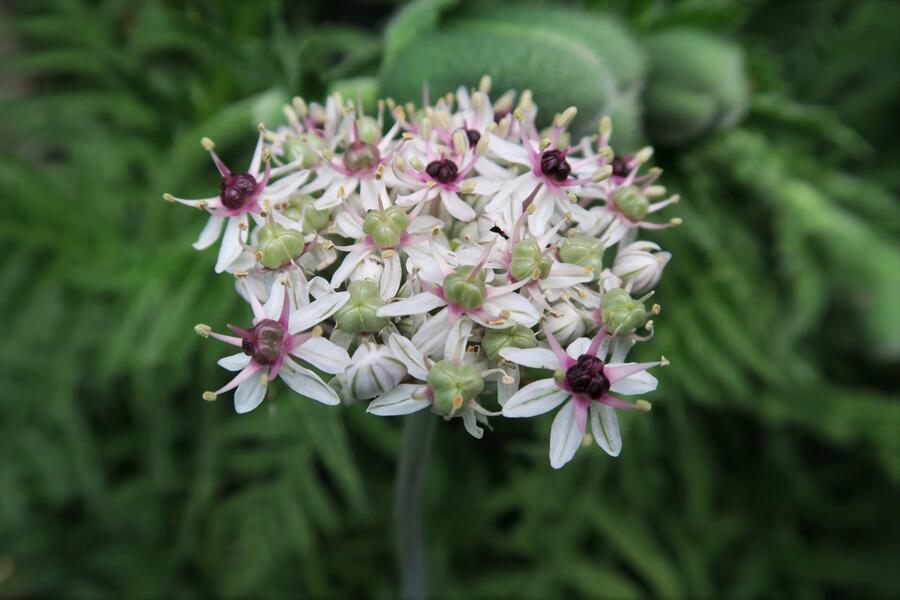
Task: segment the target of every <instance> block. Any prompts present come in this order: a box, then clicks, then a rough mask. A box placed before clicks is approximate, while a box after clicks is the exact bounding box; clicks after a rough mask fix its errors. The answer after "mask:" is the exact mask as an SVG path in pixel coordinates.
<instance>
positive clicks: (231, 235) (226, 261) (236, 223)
mask: <svg viewBox="0 0 900 600" xmlns="http://www.w3.org/2000/svg"><path fill="white" fill-rule="evenodd" d="M246 221H247V217H246V215H241V216H240V217H229V219H228V225H227V226H226V227H225V235H223V236H222V245H221V246H219V258H218V260H216V273H221V272H222V271H224V270H225V269H227V268H228V267H229V266H230V265H231V263H233V262H234V261H235V260H237V257H238V256H240V255H241V251H243V249H244V248H243V247H242V246H241V239H242V236H244V232H243V231H241V223H246ZM244 239H245V240H246V236H244Z"/></svg>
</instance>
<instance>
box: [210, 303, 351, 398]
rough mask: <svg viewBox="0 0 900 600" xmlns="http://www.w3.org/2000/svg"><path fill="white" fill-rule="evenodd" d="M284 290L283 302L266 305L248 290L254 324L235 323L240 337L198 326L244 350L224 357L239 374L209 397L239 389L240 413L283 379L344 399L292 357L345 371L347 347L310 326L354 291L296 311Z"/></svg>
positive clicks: (298, 388) (305, 392) (311, 392)
mask: <svg viewBox="0 0 900 600" xmlns="http://www.w3.org/2000/svg"><path fill="white" fill-rule="evenodd" d="M283 288H284V292H283V294H282V300H281V302H270V303H266V308H263V306H262V305H261V304H260V303H259V300H258V299H257V298H256V296H255V295H253V294H252V293H250V292H249V291H248V296H249V298H250V305H251V307H252V308H253V327H251V328H250V329H241V328H239V327H234V326H231V325H230V326H229V328H230V329H231V330H232V331H233V332H234V333H236V334H237V337H235V336H227V335H221V334H218V333H214V332H212V331H211V330H210V329H209V327H207V326H205V325H198V326H197V327H196V328H195V330H196V331H197V333H199V334H200V335H202V336H204V337H213V338H215V339H217V340H220V341H222V342H225V343H226V344H230V345H232V346H237V347H239V348H241V349H242V350H243V352H241V353H239V354H234V355H232V356H227V357H225V358H223V359H221V360H219V366H221V367H223V368H225V369H228V370H229V371H239V373H238V374H237V375H236V376H235V377H234V379H232V380H231V381H229V382H228V383H227V384H225V385H224V386H222V387H221V388H219V389H218V390H216V391H215V392H206V393H205V394H204V398H207V399H215V397H216V396H218V395H219V394H222V393H224V392H227V391H229V390H232V389H235V388H237V390H236V391H235V394H234V409H235V410H236V411H237V412H239V413H245V412H249V411H251V410H253V409H254V408H256V407H257V406H259V405H260V403H261V402H262V401H263V398H265V395H266V389H267V386H268V384H269V382H270V381H272V380H273V379H275V378H276V377H281V380H282V381H284V382H285V383H286V384H287V385H288V387H290V388H291V389H292V390H294V391H295V392H297V393H298V394H300V395H302V396H306V397H307V398H311V399H313V400H318V401H319V402H322V403H324V404H338V403H339V402H340V400H339V399H338V397H337V394H336V393H335V392H334V390H333V389H331V388H330V387H328V384H326V383H325V382H324V381H322V379H321V378H320V377H319V376H318V375H316V374H315V373H314V372H313V371H311V370H309V369H307V368H305V367H302V366H300V365H299V364H297V363H296V362H294V360H292V359H291V356H293V357H296V358H299V359H301V360H303V361H305V362H307V363H309V364H311V365H312V366H314V367H316V368H317V369H320V370H322V371H324V372H326V373H340V372H341V371H343V370H344V368H345V367H346V366H347V365H348V364H349V363H350V356H349V355H348V354H347V351H346V350H344V349H343V348H341V347H340V346H337V345H335V344H333V343H331V342H330V341H328V340H326V339H325V338H323V337H321V336H319V335H317V334H315V333H309V332H308V330H309V329H311V328H312V327H313V326H314V325H316V324H317V323H319V322H321V321H323V320H324V319H327V318H328V317H330V316H331V315H333V314H334V313H335V312H337V310H338V309H339V308H340V307H341V306H343V305H344V303H346V302H347V300H348V298H349V296H350V294H348V293H347V292H340V293H335V294H330V295H328V296H325V297H323V298H320V299H318V300H316V301H314V302H312V303H310V304H308V305H306V306H304V307H303V308H300V309H298V310H295V311H293V312H291V310H290V307H291V303H290V298H289V296H288V289H287V286H283ZM273 289H274V288H273Z"/></svg>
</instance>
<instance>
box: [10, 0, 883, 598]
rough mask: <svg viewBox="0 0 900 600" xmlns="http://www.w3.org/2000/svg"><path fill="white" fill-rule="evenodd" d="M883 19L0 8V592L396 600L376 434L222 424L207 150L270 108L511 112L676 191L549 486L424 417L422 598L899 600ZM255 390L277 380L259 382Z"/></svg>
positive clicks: (222, 311) (281, 396)
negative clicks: (600, 415) (654, 282)
mask: <svg viewBox="0 0 900 600" xmlns="http://www.w3.org/2000/svg"><path fill="white" fill-rule="evenodd" d="M898 26H900V4H898V3H895V2H890V1H887V0H885V1H878V0H873V1H864V2H852V3H848V2H843V1H841V0H822V1H819V2H812V1H805V2H803V1H801V2H788V3H785V2H780V1H778V0H634V1H626V0H595V1H593V2H590V1H586V2H583V3H577V4H567V5H566V6H564V7H561V6H560V5H559V4H558V3H548V4H546V5H539V4H535V5H528V6H521V5H519V4H508V3H489V4H487V5H485V4H484V3H481V2H471V3H466V2H457V1H453V0H425V1H421V0H420V1H418V2H415V3H414V4H412V5H407V6H400V5H399V4H394V3H391V2H387V1H384V2H382V1H379V0H358V1H356V2H336V1H332V2H322V1H310V2H304V3H299V4H298V3H287V2H279V1H267V2H241V1H239V0H227V1H226V0H218V1H213V0H192V1H189V2H174V1H163V0H147V1H144V2H130V1H126V0H94V1H88V0H49V1H47V2H42V3H33V2H26V1H24V0H10V1H9V2H6V3H4V4H3V6H2V7H0V40H2V42H0V114H2V115H3V116H2V118H0V141H2V144H0V189H2V191H3V199H4V214H3V218H2V219H0V250H2V256H3V260H2V261H0V305H2V306H0V309H2V311H3V314H4V315H6V317H5V318H4V319H3V334H2V338H0V339H2V341H0V389H2V390H3V392H2V402H0V456H2V461H0V595H2V596H4V597H13V598H17V597H72V598H89V597H98V596H110V597H178V598H181V597H185V598H189V597H208V596H216V597H250V596H255V597H274V596H281V595H283V596H287V595H291V596H310V597H343V596H348V597H349V596H359V595H366V596H374V597H383V598H388V597H392V596H393V595H394V594H396V592H397V587H396V577H395V575H394V574H395V562H394V558H393V546H392V541H391V536H390V507H391V489H392V477H393V469H394V466H395V459H396V453H397V449H398V445H399V439H400V438H399V425H400V423H399V421H397V420H390V419H388V420H385V419H376V418H370V417H368V416H366V415H365V413H364V408H363V407H360V406H356V407H352V408H345V409H342V410H328V409H327V408H325V407H320V406H313V405H312V404H311V403H304V402H299V401H297V400H295V399H294V398H292V397H291V396H290V395H289V394H286V393H284V392H283V391H280V393H276V394H273V397H272V398H270V401H267V402H266V404H265V405H264V407H263V408H262V409H260V410H258V411H256V412H254V413H252V414H249V415H245V416H242V417H241V418H238V417H237V416H236V415H235V414H234V413H233V411H232V409H231V407H230V403H229V402H219V403H205V402H202V401H201V400H200V392H201V391H202V390H204V389H210V388H212V387H215V385H216V382H218V381H221V379H222V374H221V373H220V372H217V369H216V367H215V360H216V358H217V357H218V351H219V349H218V348H216V347H214V346H213V345H211V344H207V345H203V344H201V343H200V342H201V340H199V339H198V338H197V337H196V336H195V335H194V334H193V333H192V331H191V327H192V325H193V324H194V323H195V322H197V321H201V320H202V321H204V322H208V323H211V324H220V325H221V324H224V323H225V322H227V321H229V320H234V319H240V318H242V317H243V316H244V312H245V311H244V307H242V306H239V304H238V302H237V296H236V295H235V294H233V293H232V292H231V289H230V288H231V285H232V284H231V283H230V282H229V281H227V279H226V278H222V277H215V276H213V273H212V261H213V258H212V255H209V254H197V253H196V252H195V251H193V250H192V249H191V248H190V242H191V241H192V240H193V239H194V237H195V235H196V233H197V231H198V230H199V228H200V227H201V221H202V215H199V214H196V215H191V213H189V212H186V211H184V210H177V209H174V208H173V207H172V206H170V205H167V204H165V203H164V202H162V201H161V200H160V194H161V193H162V192H164V191H172V192H178V193H180V194H182V195H187V196H190V195H197V194H203V193H205V192H208V191H209V190H210V189H211V188H212V186H214V185H215V184H216V178H215V176H214V173H213V171H212V170H211V168H210V165H209V164H208V158H207V156H206V155H205V153H204V152H202V151H201V149H200V146H199V143H198V141H199V138H200V137H201V136H202V135H208V136H210V137H213V138H214V139H216V141H217V142H218V145H219V146H220V147H221V148H222V149H223V151H224V154H225V158H226V159H229V158H231V159H235V160H241V161H242V160H244V159H245V158H246V156H247V155H248V154H249V152H250V149H251V146H252V143H253V136H254V131H255V130H254V126H255V124H256V123H257V122H258V121H259V120H265V121H268V122H270V123H274V122H277V121H278V120H279V118H280V105H281V103H282V102H284V101H285V100H286V99H288V98H289V97H290V96H291V95H293V94H302V95H304V96H305V97H306V98H307V99H316V98H320V97H321V96H323V95H324V94H325V93H326V91H327V90H329V89H342V90H345V91H346V90H352V92H350V94H351V95H352V96H353V97H356V96H359V97H360V98H371V97H373V94H374V93H375V92H376V91H382V92H385V93H390V94H393V95H395V96H396V97H398V98H400V97H404V96H413V97H416V96H418V95H419V94H420V85H421V82H422V80H424V79H428V81H429V83H430V86H431V89H432V91H433V92H434V93H440V92H443V91H446V90H444V89H440V88H442V87H446V86H450V85H454V84H456V83H465V84H469V85H473V84H474V83H475V82H476V81H477V78H478V77H479V76H480V75H481V74H482V73H483V72H492V74H493V75H494V80H495V83H496V85H495V95H496V94H497V93H499V92H502V91H503V90H504V89H506V88H507V87H510V88H516V89H518V90H521V89H524V88H526V87H527V88H530V89H532V90H534V92H535V98H536V100H537V102H538V104H539V105H540V106H541V107H542V112H543V114H544V116H548V115H550V114H552V112H553V110H558V109H559V108H560V107H563V106H565V105H568V104H572V103H574V104H578V105H579V107H580V108H581V109H582V110H581V112H580V114H581V115H582V120H581V121H580V122H579V125H580V126H583V127H584V128H589V127H590V126H591V120H592V119H594V118H596V117H597V116H599V115H600V114H602V113H604V112H609V113H611V114H613V115H614V116H615V117H616V122H615V127H616V134H617V136H618V137H617V139H616V143H617V145H618V147H619V148H620V149H623V150H624V149H630V148H633V147H636V146H637V145H639V144H641V143H643V142H644V141H645V140H649V141H651V142H653V143H655V144H657V145H658V147H659V150H658V152H657V155H656V161H657V164H659V165H660V166H662V167H664V168H665V169H666V176H665V180H666V183H667V184H668V186H669V187H670V188H671V189H674V190H676V191H678V192H680V193H681V194H682V196H683V197H684V200H685V201H684V202H683V203H682V204H681V205H680V206H679V211H678V212H679V213H680V215H681V216H682V217H683V218H684V221H685V224H684V226H683V227H680V228H676V229H674V230H670V231H667V232H664V233H661V234H659V235H657V236H655V239H657V240H658V241H660V243H662V244H663V245H664V246H665V247H666V248H667V249H669V250H671V251H672V252H673V253H674V254H675V259H674V260H673V261H672V263H671V264H670V266H669V270H668V271H667V276H666V277H665V278H664V282H663V285H662V287H661V288H660V289H659V291H658V298H659V300H660V301H661V302H662V304H663V307H664V312H663V314H662V315H661V317H660V318H659V319H658V320H657V330H658V333H657V337H656V339H655V340H654V341H653V342H652V343H650V344H645V346H647V347H646V348H644V349H643V350H644V351H645V352H647V353H650V354H654V355H655V354H658V353H660V352H662V353H664V354H665V355H666V356H668V357H670V358H671V359H672V361H673V366H672V367H671V368H669V369H667V370H666V371H664V372H663V373H662V375H661V386H660V390H659V391H658V392H657V394H656V395H655V398H654V401H655V404H656V409H655V410H654V412H653V413H651V415H649V416H648V415H626V416H625V417H624V418H623V422H624V423H623V427H625V428H626V429H627V430H628V431H626V432H625V439H626V449H625V452H624V453H623V455H622V457H621V458H620V459H618V460H611V459H609V458H608V457H606V456H605V455H602V453H601V452H600V451H599V450H597V449H596V448H594V449H593V450H592V451H590V452H585V453H584V454H583V455H582V454H579V458H578V460H576V461H574V463H572V464H571V465H570V466H569V467H567V468H566V469H565V470H564V471H562V472H552V471H551V470H550V468H549V466H548V465H547V460H546V447H547V437H548V435H549V425H550V423H549V420H548V419H535V420H531V421H530V422H519V421H515V422H499V423H497V424H496V429H497V431H495V433H494V434H493V435H488V436H486V437H485V439H484V440H483V441H482V442H474V441H473V440H472V439H470V438H469V437H468V436H467V435H466V434H465V433H464V432H463V430H462V428H457V427H440V428H438V429H439V431H438V434H437V438H436V440H435V446H434V452H435V455H434V458H433V460H432V462H431V470H430V473H429V480H428V489H427V502H428V503H427V508H426V514H427V517H428V523H429V529H428V539H427V542H428V549H429V552H430V554H429V571H430V576H431V583H432V589H433V592H434V595H435V596H436V597H441V598H443V597H447V598H456V597H521V598H546V597H554V596H560V595H563V594H566V595H569V596H574V597H610V598H627V597H638V596H659V597H672V598H678V597H734V598H740V597H772V596H776V597H777V596H790V597H802V598H818V597H825V596H836V595H846V594H850V595H853V596H861V597H874V596H895V597H896V596H897V595H900V578H898V577H897V575H896V571H897V569H896V567H897V565H898V564H900V546H898V539H900V514H898V511H897V506H900V485H898V484H900V401H898V400H900V399H898V397H897V389H898V385H897V384H898V379H900V378H898V358H900V249H898V239H900V205H898V202H897V194H898V192H900V170H898V169H897V164H898V159H900V142H898V139H900V131H898V127H900V125H898V123H900V121H898V120H897V119H896V111H897V108H898V106H900V70H898V69H896V68H895V67H896V57H897V56H900V36H897V35H896V31H897V28H898ZM273 391H274V390H273Z"/></svg>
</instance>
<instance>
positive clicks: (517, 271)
mask: <svg viewBox="0 0 900 600" xmlns="http://www.w3.org/2000/svg"><path fill="white" fill-rule="evenodd" d="M511 254H512V259H511V260H510V263H509V272H510V273H511V274H512V276H513V277H514V278H515V279H516V281H522V280H523V279H528V278H529V277H532V276H534V278H535V279H544V278H545V277H547V275H549V274H550V267H552V266H553V259H551V258H550V257H549V256H547V255H546V254H544V253H542V252H541V247H540V246H538V243H537V242H536V241H534V240H532V239H527V240H522V241H520V242H516V244H515V245H514V246H513V247H512V252H511Z"/></svg>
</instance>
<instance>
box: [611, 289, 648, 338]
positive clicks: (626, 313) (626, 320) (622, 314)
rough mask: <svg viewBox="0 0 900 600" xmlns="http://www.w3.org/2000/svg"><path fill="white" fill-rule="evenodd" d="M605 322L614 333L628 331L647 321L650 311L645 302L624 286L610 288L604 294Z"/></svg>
mask: <svg viewBox="0 0 900 600" xmlns="http://www.w3.org/2000/svg"><path fill="white" fill-rule="evenodd" d="M601 312H602V314H603V323H604V324H605V325H606V329H607V331H609V332H610V333H612V334H619V333H627V332H629V331H633V330H635V329H637V328H638V327H642V326H643V325H644V323H646V322H647V317H648V316H649V313H647V310H646V309H645V308H644V303H643V302H638V301H637V300H635V299H634V298H632V297H631V294H629V293H628V292H626V291H625V290H623V289H622V288H616V289H613V290H609V291H608V292H606V293H605V294H604V295H603V302H602V310H601Z"/></svg>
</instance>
